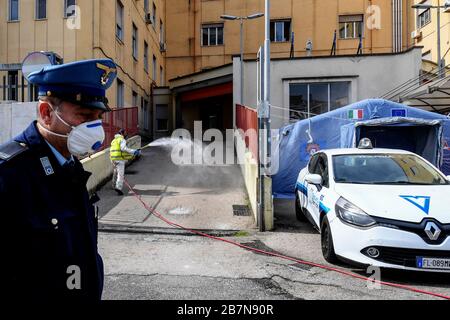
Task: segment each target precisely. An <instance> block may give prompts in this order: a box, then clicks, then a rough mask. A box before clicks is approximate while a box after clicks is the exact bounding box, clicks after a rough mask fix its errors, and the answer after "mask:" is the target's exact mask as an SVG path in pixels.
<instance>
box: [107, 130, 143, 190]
mask: <svg viewBox="0 0 450 320" xmlns="http://www.w3.org/2000/svg"><path fill="white" fill-rule="evenodd" d="M140 155H141V151H140V150H135V149H131V148H128V146H127V140H126V139H125V130H123V129H121V130H120V131H119V132H118V133H117V134H116V135H115V136H114V140H113V141H112V142H111V148H110V159H111V162H112V163H113V170H114V171H113V180H112V184H113V189H114V190H115V191H116V192H117V194H118V195H120V196H123V192H122V188H123V181H124V178H125V164H126V163H127V161H129V160H132V159H133V158H135V157H139V156H140Z"/></svg>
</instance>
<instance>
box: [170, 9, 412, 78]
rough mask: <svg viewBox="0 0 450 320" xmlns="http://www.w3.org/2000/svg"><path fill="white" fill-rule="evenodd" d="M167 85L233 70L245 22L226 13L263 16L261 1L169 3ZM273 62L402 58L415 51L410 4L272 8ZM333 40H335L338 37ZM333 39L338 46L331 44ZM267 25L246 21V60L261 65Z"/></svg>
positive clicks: (258, 20) (260, 22)
mask: <svg viewBox="0 0 450 320" xmlns="http://www.w3.org/2000/svg"><path fill="white" fill-rule="evenodd" d="M167 4H168V5H167V13H166V16H167V26H168V27H167V42H168V43H169V46H168V50H167V56H166V59H167V66H168V69H167V77H168V79H172V78H176V77H178V76H183V75H186V74H189V73H193V72H198V71H201V70H205V69H208V68H213V67H216V66H219V65H224V64H228V63H230V62H231V61H232V56H233V55H238V54H240V23H239V20H237V21H229V20H224V19H221V15H224V14H226V15H233V16H239V17H247V16H249V15H252V14H255V13H262V12H264V0H246V1H242V0H190V1H186V0H167ZM271 4H272V5H271V12H270V13H271V43H272V45H271V53H272V57H273V58H287V57H290V56H293V57H304V56H308V55H311V56H325V55H330V54H331V52H332V49H333V44H334V43H335V45H334V49H335V51H334V53H335V54H336V55H349V54H356V53H357V52H358V47H359V46H360V43H361V51H360V52H362V53H365V54H372V53H373V54H377V53H392V52H401V51H404V50H406V49H408V48H410V47H411V46H413V45H414V39H412V38H411V32H412V31H413V30H415V21H414V9H412V8H411V5H412V4H413V0H324V1H316V0H277V1H272V2H271ZM335 36H336V38H335ZM334 40H336V41H334ZM263 41H264V19H263V18H259V19H253V20H245V21H244V32H243V43H244V50H243V51H244V58H245V59H256V54H257V51H258V48H259V46H261V45H262V43H263Z"/></svg>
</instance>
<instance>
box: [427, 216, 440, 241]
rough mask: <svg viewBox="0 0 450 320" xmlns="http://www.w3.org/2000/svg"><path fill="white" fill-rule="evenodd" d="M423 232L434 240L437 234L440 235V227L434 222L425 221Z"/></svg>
mask: <svg viewBox="0 0 450 320" xmlns="http://www.w3.org/2000/svg"><path fill="white" fill-rule="evenodd" d="M425 233H426V234H427V236H428V238H430V240H432V241H436V240H437V239H438V238H439V236H440V235H441V229H439V227H438V226H437V225H436V223H434V222H431V221H430V222H427V224H426V226H425Z"/></svg>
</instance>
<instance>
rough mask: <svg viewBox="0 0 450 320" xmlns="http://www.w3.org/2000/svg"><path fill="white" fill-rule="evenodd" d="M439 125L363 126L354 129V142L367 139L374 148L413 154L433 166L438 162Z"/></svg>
mask: <svg viewBox="0 0 450 320" xmlns="http://www.w3.org/2000/svg"><path fill="white" fill-rule="evenodd" d="M440 134H441V130H440V125H424V124H422V125H400V126H389V125H380V126H365V125H360V126H358V127H357V128H356V132H355V135H356V141H360V140H361V139H362V138H369V139H370V140H371V141H372V144H373V147H374V148H387V149H401V150H406V151H410V152H414V153H416V154H418V155H420V156H422V157H423V158H425V159H427V160H428V161H430V162H431V163H433V164H434V165H437V164H438V162H439V153H440V145H439V141H440Z"/></svg>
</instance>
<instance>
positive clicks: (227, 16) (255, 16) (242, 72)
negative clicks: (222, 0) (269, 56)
mask: <svg viewBox="0 0 450 320" xmlns="http://www.w3.org/2000/svg"><path fill="white" fill-rule="evenodd" d="M263 16H264V13H255V14H251V15H249V16H246V17H239V16H232V15H228V14H223V15H221V16H220V18H221V19H223V20H239V21H240V23H241V32H240V46H241V49H240V54H241V65H240V70H241V71H240V73H241V86H240V99H239V103H240V104H241V105H242V104H244V20H252V19H256V18H260V17H263Z"/></svg>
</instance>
